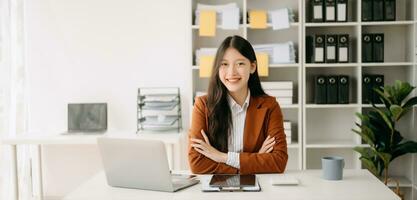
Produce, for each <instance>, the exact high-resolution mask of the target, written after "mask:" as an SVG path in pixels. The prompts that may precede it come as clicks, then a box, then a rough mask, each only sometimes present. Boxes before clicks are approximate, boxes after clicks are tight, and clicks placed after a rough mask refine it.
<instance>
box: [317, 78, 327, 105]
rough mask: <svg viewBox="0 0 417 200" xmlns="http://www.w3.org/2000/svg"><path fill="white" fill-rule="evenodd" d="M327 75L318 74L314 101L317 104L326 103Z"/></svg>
mask: <svg viewBox="0 0 417 200" xmlns="http://www.w3.org/2000/svg"><path fill="white" fill-rule="evenodd" d="M326 82H327V80H326V76H317V77H316V79H315V87H314V102H315V103H316V104H326V103H327V100H326V96H327V93H326V89H327V86H326Z"/></svg>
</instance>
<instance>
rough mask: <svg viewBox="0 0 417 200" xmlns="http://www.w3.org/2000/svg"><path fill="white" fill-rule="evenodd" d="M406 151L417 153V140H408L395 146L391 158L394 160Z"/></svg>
mask: <svg viewBox="0 0 417 200" xmlns="http://www.w3.org/2000/svg"><path fill="white" fill-rule="evenodd" d="M406 153H417V142H414V141H406V142H403V143H401V144H399V145H397V146H395V147H394V149H393V153H392V158H391V160H394V159H395V158H397V157H399V156H402V155H404V154H406Z"/></svg>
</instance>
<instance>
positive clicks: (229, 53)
mask: <svg viewBox="0 0 417 200" xmlns="http://www.w3.org/2000/svg"><path fill="white" fill-rule="evenodd" d="M255 69H256V64H255V63H251V62H250V61H249V59H247V58H246V57H245V56H243V55H242V54H240V53H239V51H237V50H236V49H235V48H231V47H229V48H228V49H226V51H225V53H224V56H223V59H222V61H221V62H220V67H219V78H220V80H221V82H222V83H223V84H224V86H226V88H227V89H228V90H229V92H230V93H232V94H242V93H246V91H247V90H248V80H249V75H250V74H251V73H254V72H255Z"/></svg>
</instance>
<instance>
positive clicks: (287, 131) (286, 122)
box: [284, 120, 292, 144]
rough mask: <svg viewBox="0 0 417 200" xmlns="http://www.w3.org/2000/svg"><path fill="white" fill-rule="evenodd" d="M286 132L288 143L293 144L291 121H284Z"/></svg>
mask: <svg viewBox="0 0 417 200" xmlns="http://www.w3.org/2000/svg"><path fill="white" fill-rule="evenodd" d="M284 132H285V136H286V139H287V144H291V138H292V136H291V135H292V132H291V122H290V121H287V120H285V121H284Z"/></svg>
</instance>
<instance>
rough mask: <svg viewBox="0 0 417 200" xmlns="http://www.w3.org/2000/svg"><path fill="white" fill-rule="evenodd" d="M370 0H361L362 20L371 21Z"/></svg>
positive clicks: (371, 7)
mask: <svg viewBox="0 0 417 200" xmlns="http://www.w3.org/2000/svg"><path fill="white" fill-rule="evenodd" d="M372 4H373V3H372V0H362V21H372V20H373V18H372V15H373V14H372V11H373V6H372Z"/></svg>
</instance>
